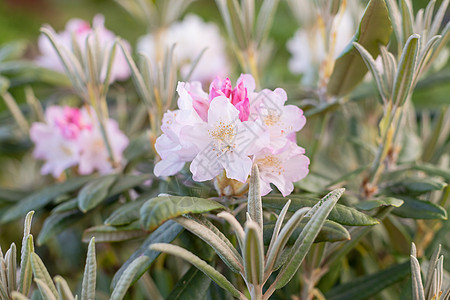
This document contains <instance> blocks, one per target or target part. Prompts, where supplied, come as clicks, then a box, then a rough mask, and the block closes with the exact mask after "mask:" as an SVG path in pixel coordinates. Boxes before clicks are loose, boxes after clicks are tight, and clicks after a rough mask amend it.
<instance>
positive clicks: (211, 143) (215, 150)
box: [180, 96, 264, 182]
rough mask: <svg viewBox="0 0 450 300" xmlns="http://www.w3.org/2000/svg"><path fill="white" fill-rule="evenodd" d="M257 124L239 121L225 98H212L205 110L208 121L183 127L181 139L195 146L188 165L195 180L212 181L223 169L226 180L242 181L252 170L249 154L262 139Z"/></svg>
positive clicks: (231, 105)
mask: <svg viewBox="0 0 450 300" xmlns="http://www.w3.org/2000/svg"><path fill="white" fill-rule="evenodd" d="M263 133H264V132H263V131H262V128H261V125H260V124H257V123H256V122H249V121H246V122H242V121H241V120H240V118H239V110H238V109H237V108H236V107H235V106H233V104H232V103H231V102H230V100H229V99H228V98H227V97H225V96H218V97H216V98H214V99H213V100H212V101H211V103H210V106H209V109H208V122H205V123H204V124H199V125H196V126H185V127H184V128H183V129H182V131H181V135H180V136H181V139H182V140H183V141H188V142H190V143H192V144H194V145H196V146H197V149H199V150H200V151H199V153H198V154H197V155H196V157H195V158H194V160H193V161H192V163H191V172H192V175H193V179H194V180H196V181H205V180H209V179H213V178H214V177H216V176H217V175H219V174H220V173H221V172H222V171H223V170H224V169H225V171H226V175H227V177H228V178H231V179H235V180H238V181H241V182H245V181H246V180H247V177H248V175H249V173H250V171H251V168H252V161H251V159H250V158H249V155H251V154H252V153H254V152H255V147H256V148H257V147H258V142H257V140H259V139H260V138H261V136H263Z"/></svg>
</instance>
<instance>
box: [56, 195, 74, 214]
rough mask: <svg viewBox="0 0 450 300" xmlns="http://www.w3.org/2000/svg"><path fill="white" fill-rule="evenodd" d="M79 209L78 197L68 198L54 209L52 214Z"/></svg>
mask: <svg viewBox="0 0 450 300" xmlns="http://www.w3.org/2000/svg"><path fill="white" fill-rule="evenodd" d="M74 210H78V197H75V198H72V199H70V200H66V201H64V202H62V203H61V204H58V205H57V206H55V208H54V209H52V214H58V213H65V212H70V211H74Z"/></svg>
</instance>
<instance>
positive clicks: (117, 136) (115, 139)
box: [30, 106, 128, 177]
mask: <svg viewBox="0 0 450 300" xmlns="http://www.w3.org/2000/svg"><path fill="white" fill-rule="evenodd" d="M88 110H89V111H88ZM88 110H87V109H85V108H82V109H78V108H72V107H67V106H65V107H61V106H50V107H48V108H47V110H46V111H45V121H46V122H45V123H41V122H36V123H33V125H32V126H31V130H30V137H31V140H32V141H33V142H34V144H35V149H34V152H33V155H34V157H36V158H38V159H41V160H44V161H45V163H44V165H43V167H42V169H41V173H42V174H43V175H44V174H52V175H53V176H54V177H59V176H60V175H61V173H62V172H63V171H64V170H65V169H67V168H69V167H74V166H78V171H79V173H80V174H90V173H92V172H94V171H98V172H99V173H109V172H111V171H112V170H113V166H112V164H111V161H110V159H109V155H108V151H107V148H106V146H105V144H104V142H103V139H102V136H101V132H100V128H99V125H98V121H97V117H96V115H95V112H94V110H93V109H92V108H89V109H88ZM106 132H107V134H108V138H109V141H110V144H111V148H112V151H113V153H114V158H115V160H116V161H118V162H120V160H121V159H122V152H123V151H124V150H125V148H126V146H127V145H128V138H127V137H126V136H125V135H124V134H123V133H122V132H121V131H120V130H119V128H118V125H117V122H116V121H114V120H111V119H109V120H107V122H106Z"/></svg>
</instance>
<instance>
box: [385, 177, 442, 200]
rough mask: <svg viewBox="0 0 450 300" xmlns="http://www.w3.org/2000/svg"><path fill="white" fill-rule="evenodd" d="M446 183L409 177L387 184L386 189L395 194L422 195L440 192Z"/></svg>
mask: <svg viewBox="0 0 450 300" xmlns="http://www.w3.org/2000/svg"><path fill="white" fill-rule="evenodd" d="M446 186H447V184H446V183H444V182H441V181H437V180H435V179H432V178H414V177H409V178H405V179H402V180H400V181H398V182H394V183H392V184H389V186H388V187H387V189H388V190H389V191H391V192H392V193H395V194H408V195H416V196H417V195H422V194H425V193H428V192H433V191H441V190H443V189H444V188H445V187H446Z"/></svg>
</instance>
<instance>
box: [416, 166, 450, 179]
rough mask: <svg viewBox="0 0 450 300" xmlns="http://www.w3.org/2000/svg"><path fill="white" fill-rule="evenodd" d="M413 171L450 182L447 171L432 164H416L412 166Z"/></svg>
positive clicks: (449, 173)
mask: <svg viewBox="0 0 450 300" xmlns="http://www.w3.org/2000/svg"><path fill="white" fill-rule="evenodd" d="M413 169H415V170H418V171H422V172H425V173H427V174H428V175H431V176H439V177H442V178H444V179H445V180H446V181H450V170H449V169H442V168H439V167H436V166H435V165H432V164H417V165H414V166H413Z"/></svg>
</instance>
